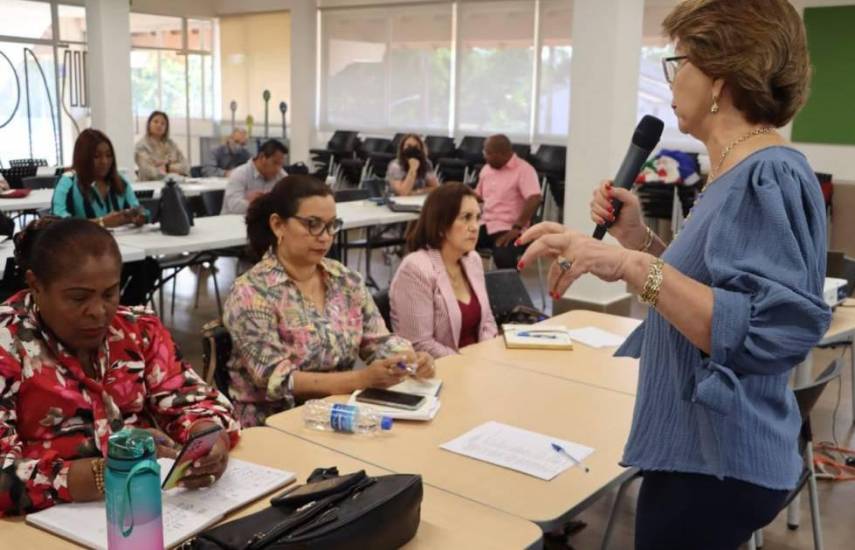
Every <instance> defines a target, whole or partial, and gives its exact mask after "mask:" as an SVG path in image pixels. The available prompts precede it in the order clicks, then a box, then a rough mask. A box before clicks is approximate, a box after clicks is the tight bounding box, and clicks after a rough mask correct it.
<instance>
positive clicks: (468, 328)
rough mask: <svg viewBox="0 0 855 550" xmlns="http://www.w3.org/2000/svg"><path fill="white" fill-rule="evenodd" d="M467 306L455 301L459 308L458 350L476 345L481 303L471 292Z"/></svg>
mask: <svg viewBox="0 0 855 550" xmlns="http://www.w3.org/2000/svg"><path fill="white" fill-rule="evenodd" d="M471 296H472V297H471V298H470V299H469V303H468V304H464V303H463V302H461V301H460V300H457V305H459V306H460V316H461V322H460V341H459V342H458V344H457V347H458V348H462V347H464V346H468V345H470V344H477V343H478V329H479V327H480V326H481V303H480V302H479V301H478V296H476V295H475V293H474V292H473V293H472V294H471Z"/></svg>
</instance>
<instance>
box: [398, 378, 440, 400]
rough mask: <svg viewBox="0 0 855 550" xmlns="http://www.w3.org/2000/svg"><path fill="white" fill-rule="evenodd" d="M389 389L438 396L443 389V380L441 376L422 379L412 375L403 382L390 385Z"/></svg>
mask: <svg viewBox="0 0 855 550" xmlns="http://www.w3.org/2000/svg"><path fill="white" fill-rule="evenodd" d="M389 389H390V390H392V391H399V392H401V393H413V394H415V395H426V396H430V397H436V396H437V395H439V390H440V389H442V380H440V379H439V378H428V379H422V378H413V377H412V376H410V377H408V378H407V379H406V380H404V381H403V382H400V383H398V384H395V385H394V386H390V387H389Z"/></svg>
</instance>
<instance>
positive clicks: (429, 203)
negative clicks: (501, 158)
mask: <svg viewBox="0 0 855 550" xmlns="http://www.w3.org/2000/svg"><path fill="white" fill-rule="evenodd" d="M465 197H473V198H475V199H476V200H477V199H478V195H476V194H475V191H473V190H472V188H471V187H469V186H468V185H465V184H463V183H460V182H459V181H451V182H448V183H444V184H442V185H440V186H439V187H438V188H437V189H434V190H433V191H431V193H430V195H428V197H427V199H425V204H424V206H422V213H421V215H420V216H419V220H418V221H417V222H416V225H414V226H413V228H412V229H411V230H410V233H409V234H408V235H407V248H408V249H409V251H410V252H415V251H416V250H422V249H427V248H440V247H442V243H443V241H445V233H446V231H448V228H449V227H451V225H452V224H453V223H454V220H456V219H457V216H459V215H460V205H461V204H463V199H464V198H465Z"/></svg>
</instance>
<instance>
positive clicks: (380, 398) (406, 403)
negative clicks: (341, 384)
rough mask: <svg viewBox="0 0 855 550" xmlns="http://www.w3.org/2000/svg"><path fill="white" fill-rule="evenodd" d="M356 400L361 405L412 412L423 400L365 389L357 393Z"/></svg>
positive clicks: (401, 393)
mask: <svg viewBox="0 0 855 550" xmlns="http://www.w3.org/2000/svg"><path fill="white" fill-rule="evenodd" d="M356 400H357V401H359V402H362V403H373V404H375V405H383V406H386V407H395V408H397V409H406V410H408V411H414V410H416V409H418V408H419V407H421V406H422V403H424V401H425V398H424V396H423V395H416V394H413V393H404V392H399V391H392V390H381V389H379V388H366V389H364V390H362V391H361V392H359V395H357V396H356Z"/></svg>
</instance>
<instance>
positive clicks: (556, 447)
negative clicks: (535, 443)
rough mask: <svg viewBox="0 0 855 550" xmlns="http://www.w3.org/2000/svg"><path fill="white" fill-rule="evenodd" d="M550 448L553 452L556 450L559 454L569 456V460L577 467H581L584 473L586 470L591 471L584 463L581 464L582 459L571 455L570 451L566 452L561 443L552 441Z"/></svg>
mask: <svg viewBox="0 0 855 550" xmlns="http://www.w3.org/2000/svg"><path fill="white" fill-rule="evenodd" d="M552 449H553V450H554V451H555V452H557V453H559V454H562V455H564V456H566V457H567V458H569V459H570V460H572V461H573V462H574V463H575V464H576V466H579V467H581V468H583V469H584V470H585V473H586V474H587V473H588V472H590V471H591V470H590V469H589V468H588V467H587V466H585V465H584V464H582V461H581V460H579V459H578V458H576V457H575V456H573V455H571V454H570V453H568V452H567V450H566V449H565V448H564V447H562V446H561V445H559V444H558V443H553V444H552Z"/></svg>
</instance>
